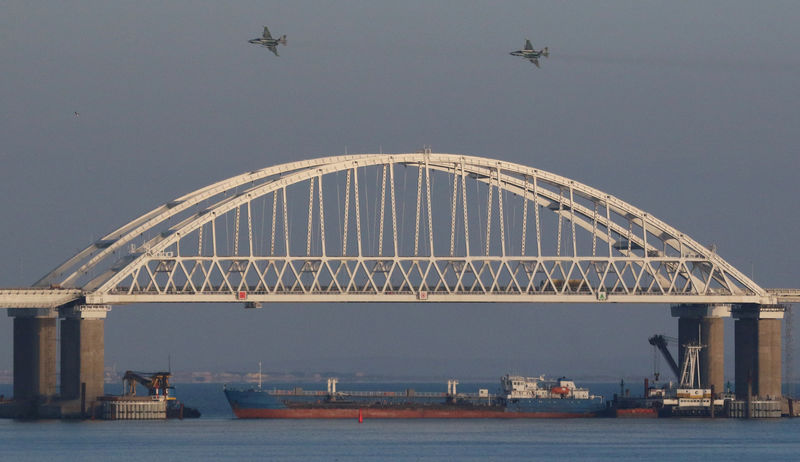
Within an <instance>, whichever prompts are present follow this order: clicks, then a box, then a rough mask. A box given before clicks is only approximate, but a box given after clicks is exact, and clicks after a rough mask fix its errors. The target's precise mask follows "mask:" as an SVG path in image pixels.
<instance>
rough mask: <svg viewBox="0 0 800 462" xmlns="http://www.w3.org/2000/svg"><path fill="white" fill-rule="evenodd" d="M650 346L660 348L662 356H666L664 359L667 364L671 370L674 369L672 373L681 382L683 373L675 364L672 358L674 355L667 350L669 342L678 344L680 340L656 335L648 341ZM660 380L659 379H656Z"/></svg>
mask: <svg viewBox="0 0 800 462" xmlns="http://www.w3.org/2000/svg"><path fill="white" fill-rule="evenodd" d="M648 341H649V342H650V345H653V346H654V347H656V348H658V349H659V351H661V354H662V355H664V359H666V360H667V364H669V368H670V369H672V372H673V373H674V374H675V377H676V378H677V379H678V380H680V379H681V372H680V371H679V370H678V363H676V362H675V359H674V358H673V357H672V354H671V353H670V352H669V349H667V342H669V341H672V342H677V341H678V339H676V338H673V337H667V336H666V335H661V334H656V335H654V336H652V337H650V338H649V339H648ZM656 380H658V378H656Z"/></svg>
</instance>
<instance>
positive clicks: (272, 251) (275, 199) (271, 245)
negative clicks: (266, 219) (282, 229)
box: [269, 191, 278, 256]
mask: <svg viewBox="0 0 800 462" xmlns="http://www.w3.org/2000/svg"><path fill="white" fill-rule="evenodd" d="M277 218H278V191H273V192H272V234H271V235H270V239H269V255H270V256H274V255H275V225H276V223H275V222H276V220H277Z"/></svg>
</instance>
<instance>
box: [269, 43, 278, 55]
mask: <svg viewBox="0 0 800 462" xmlns="http://www.w3.org/2000/svg"><path fill="white" fill-rule="evenodd" d="M267 48H269V51H271V52H273V53H275V56H280V55H279V54H278V46H277V45H269V46H268V47H267Z"/></svg>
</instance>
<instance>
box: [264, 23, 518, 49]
mask: <svg viewBox="0 0 800 462" xmlns="http://www.w3.org/2000/svg"><path fill="white" fill-rule="evenodd" d="M264 29H265V30H266V29H267V28H266V27H265V28H264ZM264 33H265V34H266V33H267V32H264ZM524 49H525V50H533V45H531V41H530V40H525V48H524Z"/></svg>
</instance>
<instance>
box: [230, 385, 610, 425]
mask: <svg viewBox="0 0 800 462" xmlns="http://www.w3.org/2000/svg"><path fill="white" fill-rule="evenodd" d="M337 384H338V380H337V379H334V378H331V379H328V388H327V390H324V391H323V390H319V391H316V390H303V389H302V388H293V389H290V390H278V389H273V390H267V389H262V388H261V387H260V386H259V387H258V388H251V389H247V390H240V389H234V388H229V387H227V386H226V387H225V389H224V391H225V396H226V397H227V399H228V403H229V404H230V406H231V409H232V410H233V413H234V415H236V417H238V418H240V419H356V418H359V419H361V418H364V419H370V418H372V419H417V418H433V419H465V418H568V417H596V416H601V415H605V411H606V405H605V403H604V402H603V397H602V396H595V395H591V394H589V390H588V389H586V388H578V387H576V386H575V383H574V382H573V381H571V380H567V379H566V378H563V377H562V378H559V379H545V378H544V377H543V376H540V377H523V376H516V375H505V376H503V377H502V378H501V380H500V389H499V391H498V392H497V393H489V390H488V389H479V390H478V393H458V392H457V386H458V381H457V380H449V381H448V382H447V392H446V393H445V392H439V393H431V392H422V393H421V392H416V391H414V390H413V389H406V390H405V391H402V392H395V391H338V390H337V389H336V386H337Z"/></svg>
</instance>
